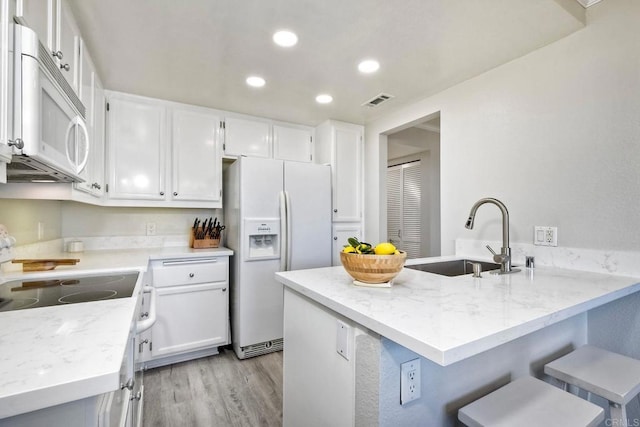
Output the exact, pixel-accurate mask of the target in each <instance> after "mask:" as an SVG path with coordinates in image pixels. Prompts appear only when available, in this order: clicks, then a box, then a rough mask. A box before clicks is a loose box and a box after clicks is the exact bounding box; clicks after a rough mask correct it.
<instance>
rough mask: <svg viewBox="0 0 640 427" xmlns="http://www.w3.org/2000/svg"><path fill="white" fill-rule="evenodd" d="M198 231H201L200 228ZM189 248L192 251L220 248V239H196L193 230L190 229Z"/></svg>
mask: <svg viewBox="0 0 640 427" xmlns="http://www.w3.org/2000/svg"><path fill="white" fill-rule="evenodd" d="M198 231H202V227H200V228H198ZM189 246H190V247H192V248H193V249H207V248H217V247H218V246H220V239H212V238H210V237H208V236H207V237H205V238H204V239H196V236H195V233H194V230H193V229H191V238H190V239H189Z"/></svg>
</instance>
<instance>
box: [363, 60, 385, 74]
mask: <svg viewBox="0 0 640 427" xmlns="http://www.w3.org/2000/svg"><path fill="white" fill-rule="evenodd" d="M378 68H380V63H379V62H378V61H376V60H375V59H367V60H364V61H362V62H361V63H359V64H358V70H360V72H361V73H375V72H376V71H378Z"/></svg>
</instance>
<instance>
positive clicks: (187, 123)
mask: <svg viewBox="0 0 640 427" xmlns="http://www.w3.org/2000/svg"><path fill="white" fill-rule="evenodd" d="M219 123H220V117H218V116H216V115H214V114H208V113H203V112H199V111H197V110H195V111H194V110H190V109H186V108H185V109H178V108H174V109H173V112H172V119H171V124H172V138H171V144H172V147H173V149H172V152H173V156H172V162H173V165H172V166H173V185H172V193H171V196H172V198H173V199H174V200H206V201H211V202H219V203H221V200H222V168H221V167H220V166H219V162H220V159H221V153H220V149H219V144H218V126H219Z"/></svg>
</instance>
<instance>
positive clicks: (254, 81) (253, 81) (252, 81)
mask: <svg viewBox="0 0 640 427" xmlns="http://www.w3.org/2000/svg"><path fill="white" fill-rule="evenodd" d="M265 83H266V82H265V81H264V79H263V78H262V77H258V76H251V77H247V84H248V85H249V86H252V87H262V86H264V84H265Z"/></svg>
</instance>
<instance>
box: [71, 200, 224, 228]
mask: <svg viewBox="0 0 640 427" xmlns="http://www.w3.org/2000/svg"><path fill="white" fill-rule="evenodd" d="M216 216H217V217H218V220H222V210H221V209H176V208H127V207H122V208H115V207H104V206H93V205H86V204H83V203H76V202H64V203H63V205H62V222H61V224H62V226H61V232H62V237H105V236H144V235H146V223H148V222H152V223H155V224H156V234H157V235H159V236H171V235H185V236H188V235H189V229H190V227H191V226H193V220H194V219H195V218H196V217H198V218H200V219H201V220H204V218H209V217H216Z"/></svg>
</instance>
